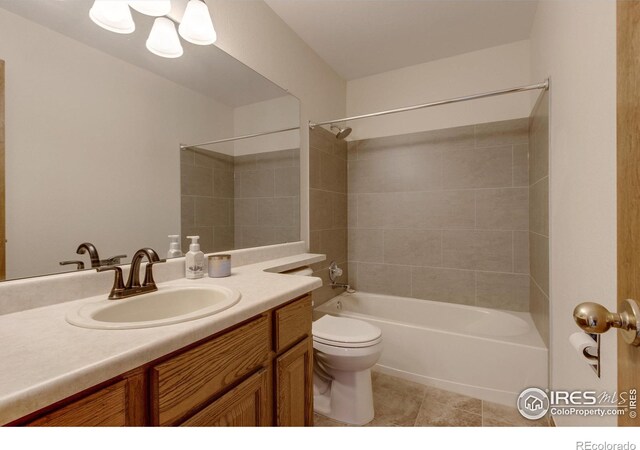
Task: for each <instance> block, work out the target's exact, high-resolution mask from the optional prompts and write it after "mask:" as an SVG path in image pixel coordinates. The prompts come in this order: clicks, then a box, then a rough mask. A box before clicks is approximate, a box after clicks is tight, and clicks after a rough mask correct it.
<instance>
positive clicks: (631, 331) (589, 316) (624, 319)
mask: <svg viewBox="0 0 640 450" xmlns="http://www.w3.org/2000/svg"><path fill="white" fill-rule="evenodd" d="M573 320H575V321H576V323H577V324H578V326H579V327H580V328H582V329H583V330H584V331H586V332H587V333H595V334H600V333H604V332H605V331H608V330H609V329H610V328H620V330H621V331H622V338H623V339H624V341H625V342H626V343H627V344H630V345H636V346H638V345H640V322H639V320H640V308H638V304H637V303H636V301H635V300H630V299H627V300H625V301H624V302H623V303H622V308H621V311H620V312H619V313H614V312H611V311H609V310H608V309H607V308H605V307H604V306H602V305H601V304H599V303H593V302H585V303H580V304H579V305H578V306H576V308H575V309H574V310H573Z"/></svg>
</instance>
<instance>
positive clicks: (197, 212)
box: [180, 149, 234, 253]
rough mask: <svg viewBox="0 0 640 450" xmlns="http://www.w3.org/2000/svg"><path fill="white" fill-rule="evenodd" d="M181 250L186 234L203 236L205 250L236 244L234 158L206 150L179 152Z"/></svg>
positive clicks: (217, 249) (207, 251)
mask: <svg viewBox="0 0 640 450" xmlns="http://www.w3.org/2000/svg"><path fill="white" fill-rule="evenodd" d="M180 193H181V199H180V200H181V202H180V204H181V210H182V211H181V224H182V226H181V228H182V230H181V234H182V250H183V251H184V252H186V251H188V249H189V242H190V241H189V240H188V239H187V236H191V235H198V236H200V248H201V249H202V251H203V252H205V253H210V252H215V251H220V250H230V249H232V248H233V244H234V218H233V198H234V187H233V157H232V156H228V155H224V154H222V153H216V152H209V151H206V150H192V149H186V150H182V151H181V152H180Z"/></svg>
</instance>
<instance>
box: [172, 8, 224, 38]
mask: <svg viewBox="0 0 640 450" xmlns="http://www.w3.org/2000/svg"><path fill="white" fill-rule="evenodd" d="M178 31H179V32H180V36H182V38H183V39H184V40H185V41H189V42H191V43H192V44H196V45H209V44H213V43H214V42H215V41H216V38H217V36H216V30H214V29H213V22H212V21H211V15H210V14H209V8H207V5H205V4H204V3H203V2H201V1H200V0H189V3H187V9H185V11H184V16H183V18H182V22H181V23H180V26H179V27H178Z"/></svg>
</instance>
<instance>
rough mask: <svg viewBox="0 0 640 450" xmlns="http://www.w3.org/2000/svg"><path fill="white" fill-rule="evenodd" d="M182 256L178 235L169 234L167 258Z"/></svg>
mask: <svg viewBox="0 0 640 450" xmlns="http://www.w3.org/2000/svg"><path fill="white" fill-rule="evenodd" d="M181 256H182V249H180V235H178V234H170V235H169V251H168V252H167V259H171V258H180V257H181Z"/></svg>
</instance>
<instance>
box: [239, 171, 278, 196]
mask: <svg viewBox="0 0 640 450" xmlns="http://www.w3.org/2000/svg"><path fill="white" fill-rule="evenodd" d="M235 181H236V184H235V197H236V198H253V197H273V196H274V195H275V175H274V171H273V170H254V171H246V172H238V173H236V179H235Z"/></svg>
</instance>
